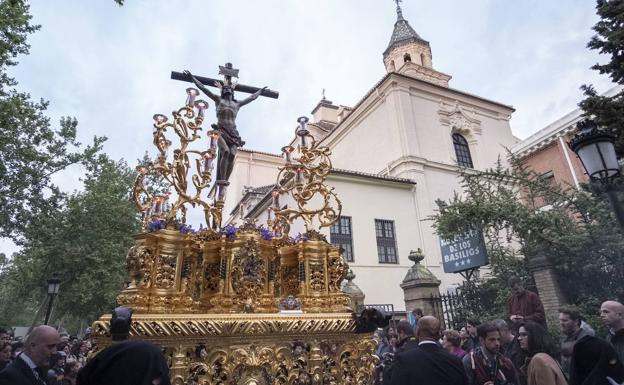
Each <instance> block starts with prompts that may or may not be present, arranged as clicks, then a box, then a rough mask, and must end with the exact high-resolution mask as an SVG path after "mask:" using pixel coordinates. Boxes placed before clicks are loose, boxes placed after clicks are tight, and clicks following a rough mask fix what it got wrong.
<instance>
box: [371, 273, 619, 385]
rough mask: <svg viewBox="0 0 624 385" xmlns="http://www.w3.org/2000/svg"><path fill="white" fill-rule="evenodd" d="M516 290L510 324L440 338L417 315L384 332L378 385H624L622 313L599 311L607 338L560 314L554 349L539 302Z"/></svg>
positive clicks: (491, 323) (470, 325) (471, 323)
mask: <svg viewBox="0 0 624 385" xmlns="http://www.w3.org/2000/svg"><path fill="white" fill-rule="evenodd" d="M510 286H511V289H512V295H511V296H510V298H509V301H508V309H507V310H508V318H507V319H505V320H503V319H494V320H488V321H486V322H483V323H482V322H480V321H479V320H476V319H470V320H467V321H466V322H465V324H464V325H463V326H462V327H461V328H459V330H441V322H440V321H439V320H438V319H436V318H435V317H433V316H423V311H422V310H421V309H415V310H414V311H412V312H411V314H409V316H408V320H406V321H400V322H398V323H397V324H391V325H390V326H388V327H387V328H385V329H383V330H381V329H380V330H378V331H377V332H376V333H375V338H376V339H377V341H378V345H377V350H376V352H375V354H376V355H377V356H378V357H379V359H380V364H379V366H378V367H377V372H376V384H377V385H408V384H410V385H412V384H427V385H437V384H440V385H442V384H445V385H621V384H624V366H623V362H624V305H622V304H621V303H620V302H617V301H606V302H604V303H603V304H602V306H601V307H600V310H599V311H600V315H601V318H602V321H603V322H604V324H605V326H606V327H607V329H608V330H609V333H608V335H606V336H605V338H599V337H598V336H596V335H595V331H594V330H593V329H592V328H591V327H590V325H588V324H587V323H585V322H584V321H583V318H582V315H581V314H580V312H579V311H578V309H576V308H574V307H563V308H561V309H559V334H560V336H561V337H560V341H558V343H556V342H555V341H554V340H553V338H552V337H551V335H550V333H549V332H548V330H547V328H546V317H545V314H544V307H543V305H542V303H541V301H540V299H539V297H538V296H537V294H535V293H533V292H530V291H528V290H525V289H524V287H522V285H521V283H520V281H519V280H517V279H512V280H510ZM597 311H598V309H597Z"/></svg>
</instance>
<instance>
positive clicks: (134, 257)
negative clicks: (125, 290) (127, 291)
mask: <svg viewBox="0 0 624 385" xmlns="http://www.w3.org/2000/svg"><path fill="white" fill-rule="evenodd" d="M153 264H154V254H153V251H152V250H151V249H150V248H149V247H146V246H139V245H135V246H132V247H131V248H130V251H128V256H127V257H126V265H127V268H128V276H129V277H130V279H132V281H133V282H131V284H134V285H135V286H142V287H149V286H150V285H151V283H152V282H151V271H152V266H153Z"/></svg>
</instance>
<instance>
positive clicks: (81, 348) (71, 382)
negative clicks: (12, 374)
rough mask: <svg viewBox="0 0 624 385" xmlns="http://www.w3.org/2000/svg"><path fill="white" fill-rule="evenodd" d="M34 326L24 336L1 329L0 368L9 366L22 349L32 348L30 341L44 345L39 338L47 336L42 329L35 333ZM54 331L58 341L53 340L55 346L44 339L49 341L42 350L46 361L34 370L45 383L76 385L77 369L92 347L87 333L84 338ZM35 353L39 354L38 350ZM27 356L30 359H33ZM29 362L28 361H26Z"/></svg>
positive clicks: (0, 380)
mask: <svg viewBox="0 0 624 385" xmlns="http://www.w3.org/2000/svg"><path fill="white" fill-rule="evenodd" d="M37 330H38V329H37ZM37 330H33V332H31V333H30V334H29V336H27V337H26V339H23V338H22V337H15V336H13V334H12V331H8V330H5V329H0V372H1V371H2V370H4V369H5V368H7V367H9V364H10V363H11V362H14V361H16V360H17V357H18V356H20V355H22V356H24V355H23V354H21V353H24V352H26V351H31V350H32V349H33V347H32V346H30V345H31V344H32V343H33V341H34V340H37V345H36V347H39V348H40V349H41V348H42V347H43V345H40V344H39V340H41V339H42V337H46V336H45V335H44V334H45V333H44V334H41V333H37V332H36V331H37ZM53 330H54V329H53ZM54 332H55V333H56V335H58V341H56V340H54V341H53V342H54V344H53V345H54V346H52V343H51V342H50V341H44V342H50V344H49V346H47V347H46V349H47V350H46V351H45V352H44V355H45V356H46V363H45V365H40V366H41V368H42V369H39V370H38V371H35V373H37V376H38V378H39V379H44V380H45V381H46V383H47V384H48V385H75V384H76V376H77V375H78V371H79V370H80V369H81V368H82V367H83V366H84V365H85V364H86V361H87V358H88V356H89V352H90V351H91V349H92V344H91V341H90V338H89V334H88V333H87V334H86V335H85V337H84V338H82V339H80V338H77V337H76V336H70V335H68V334H65V333H63V334H58V332H56V330H54ZM25 355H28V353H26V354H25ZM37 355H41V354H40V352H39V351H38V352H37ZM30 358H31V360H33V359H35V358H33V357H30ZM17 362H20V361H17ZM30 363H31V362H27V364H30ZM43 368H45V369H43ZM1 378H2V377H1V376H0V383H3V382H2V379H1Z"/></svg>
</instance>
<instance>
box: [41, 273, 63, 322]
mask: <svg viewBox="0 0 624 385" xmlns="http://www.w3.org/2000/svg"><path fill="white" fill-rule="evenodd" d="M60 287H61V279H60V278H59V277H58V274H56V273H54V274H52V277H50V278H49V279H48V297H49V299H48V310H47V311H46V316H45V321H44V322H43V323H44V325H47V324H48V321H49V320H50V314H51V313H52V303H53V302H54V297H56V295H57V294H58V292H59V289H60Z"/></svg>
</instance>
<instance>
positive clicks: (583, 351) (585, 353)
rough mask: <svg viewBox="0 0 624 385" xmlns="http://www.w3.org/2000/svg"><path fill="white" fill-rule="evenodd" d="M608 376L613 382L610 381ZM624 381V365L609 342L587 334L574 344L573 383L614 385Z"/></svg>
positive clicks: (571, 380) (571, 377)
mask: <svg viewBox="0 0 624 385" xmlns="http://www.w3.org/2000/svg"><path fill="white" fill-rule="evenodd" d="M608 378H611V380H612V381H613V382H609V379H608ZM623 381H624V366H623V365H622V362H620V360H619V358H618V355H617V352H616V351H615V349H613V346H611V345H610V344H609V343H608V342H606V341H603V340H601V339H600V338H596V337H591V336H585V337H583V338H581V339H580V340H578V341H577V342H576V344H574V349H573V350H572V362H571V364H570V384H571V385H612V384H614V383H615V384H620V383H622V382H623Z"/></svg>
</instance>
